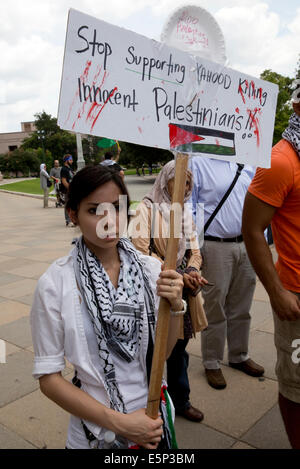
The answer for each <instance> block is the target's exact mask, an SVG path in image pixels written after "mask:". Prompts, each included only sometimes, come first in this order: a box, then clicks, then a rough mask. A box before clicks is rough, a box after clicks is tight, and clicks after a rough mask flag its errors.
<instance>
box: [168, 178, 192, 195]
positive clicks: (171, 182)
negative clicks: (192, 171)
mask: <svg viewBox="0 0 300 469" xmlns="http://www.w3.org/2000/svg"><path fill="white" fill-rule="evenodd" d="M167 185H168V192H169V195H170V198H172V194H173V190H174V178H172V179H169V181H168V184H167ZM190 188H191V178H190V176H187V178H186V181H185V192H184V196H186V195H187V194H188V192H189V190H190Z"/></svg>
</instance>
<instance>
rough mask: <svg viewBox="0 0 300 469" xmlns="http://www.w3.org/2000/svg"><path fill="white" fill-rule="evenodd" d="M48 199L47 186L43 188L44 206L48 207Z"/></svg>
mask: <svg viewBox="0 0 300 469" xmlns="http://www.w3.org/2000/svg"><path fill="white" fill-rule="evenodd" d="M48 200H49V189H48V187H47V188H46V189H44V208H47V207H48Z"/></svg>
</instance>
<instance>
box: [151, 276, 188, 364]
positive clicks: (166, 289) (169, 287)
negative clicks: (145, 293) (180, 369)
mask: <svg viewBox="0 0 300 469" xmlns="http://www.w3.org/2000/svg"><path fill="white" fill-rule="evenodd" d="M182 288H183V279H182V275H180V274H179V273H178V272H176V271H175V270H163V271H162V272H161V273H160V276H159V279H158V280H157V294H158V295H159V296H160V297H162V298H165V299H166V300H168V302H169V303H170V306H171V311H182V310H183V301H182ZM180 324H181V316H172V313H171V318H170V324H169V333H168V343H167V353H166V358H168V357H169V356H170V355H171V353H172V350H173V348H174V346H175V344H176V342H177V340H178V337H179V332H180Z"/></svg>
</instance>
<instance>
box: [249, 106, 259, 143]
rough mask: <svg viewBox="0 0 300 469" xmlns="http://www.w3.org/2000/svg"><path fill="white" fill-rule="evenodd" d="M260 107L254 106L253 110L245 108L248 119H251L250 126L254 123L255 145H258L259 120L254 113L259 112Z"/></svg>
mask: <svg viewBox="0 0 300 469" xmlns="http://www.w3.org/2000/svg"><path fill="white" fill-rule="evenodd" d="M260 111H261V110H260V109H257V108H255V109H254V110H253V111H252V110H251V109H247V112H248V114H249V119H250V120H251V122H250V128H251V126H252V125H254V127H255V130H254V134H255V135H256V146H257V147H259V146H260V130H259V120H258V117H256V113H257V112H258V113H260Z"/></svg>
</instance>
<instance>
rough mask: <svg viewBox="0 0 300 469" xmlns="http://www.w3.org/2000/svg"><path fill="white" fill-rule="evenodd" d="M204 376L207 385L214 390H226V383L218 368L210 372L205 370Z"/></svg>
mask: <svg viewBox="0 0 300 469" xmlns="http://www.w3.org/2000/svg"><path fill="white" fill-rule="evenodd" d="M205 374H206V379H207V382H208V384H209V385H210V386H211V387H212V388H215V389H224V388H226V381H225V378H224V376H223V373H222V370H221V369H220V368H218V369H216V370H210V369H208V368H205Z"/></svg>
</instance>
